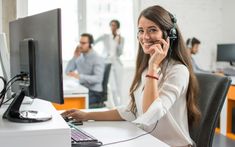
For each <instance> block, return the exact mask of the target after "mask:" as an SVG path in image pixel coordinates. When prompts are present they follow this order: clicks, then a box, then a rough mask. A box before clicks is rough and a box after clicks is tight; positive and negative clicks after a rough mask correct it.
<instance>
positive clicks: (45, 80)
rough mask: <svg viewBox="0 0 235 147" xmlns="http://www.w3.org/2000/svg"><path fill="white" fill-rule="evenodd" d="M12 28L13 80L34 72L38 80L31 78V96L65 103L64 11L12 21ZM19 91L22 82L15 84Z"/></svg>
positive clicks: (13, 88) (13, 89) (11, 64)
mask: <svg viewBox="0 0 235 147" xmlns="http://www.w3.org/2000/svg"><path fill="white" fill-rule="evenodd" d="M9 27H10V71H11V77H14V76H15V75H17V74H19V73H21V72H22V69H23V70H27V69H28V68H29V69H30V70H31V69H33V72H31V73H34V77H33V78H30V80H31V82H30V85H31V88H29V94H30V93H34V94H33V96H34V97H36V98H40V99H44V100H47V101H51V102H55V103H63V102H64V99H63V80H62V55H61V10H60V9H55V10H51V11H47V12H43V13H40V14H36V15H33V16H28V17H25V18H20V19H18V20H14V21H12V22H10V26H9ZM32 41H33V42H32ZM32 43H33V44H32ZM32 47H33V49H34V50H33V51H31V48H32ZM27 63H29V67H27V66H28V65H27ZM22 67H23V68H22ZM31 73H30V74H31ZM19 90H20V86H19V83H18V84H17V83H15V84H14V85H13V86H12V91H13V92H18V91H19ZM30 96H31V94H30Z"/></svg>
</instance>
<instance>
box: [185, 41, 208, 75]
mask: <svg viewBox="0 0 235 147" xmlns="http://www.w3.org/2000/svg"><path fill="white" fill-rule="evenodd" d="M200 44H201V42H200V40H198V39H197V38H195V37H193V38H189V39H187V41H186V45H187V47H188V49H189V52H190V55H191V60H192V65H193V71H194V72H195V73H211V72H210V71H206V70H203V69H201V68H200V67H199V66H198V65H197V63H196V61H195V60H194V59H193V57H192V55H196V54H197V53H198V51H199V45H200Z"/></svg>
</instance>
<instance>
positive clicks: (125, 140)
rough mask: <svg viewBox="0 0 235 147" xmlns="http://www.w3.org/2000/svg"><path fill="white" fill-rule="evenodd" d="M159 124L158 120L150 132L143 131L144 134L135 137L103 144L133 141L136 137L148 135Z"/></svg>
mask: <svg viewBox="0 0 235 147" xmlns="http://www.w3.org/2000/svg"><path fill="white" fill-rule="evenodd" d="M157 124H158V121H157V122H156V124H155V126H154V127H153V129H152V130H151V131H149V132H146V133H143V134H140V135H138V136H136V137H133V138H130V139H124V140H120V141H115V142H110V143H106V144H103V145H101V146H106V145H112V144H118V143H122V142H127V141H131V140H134V139H137V138H139V137H142V136H145V135H148V134H151V133H152V132H153V131H154V130H155V129H156V127H157Z"/></svg>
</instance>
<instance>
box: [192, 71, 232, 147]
mask: <svg viewBox="0 0 235 147" xmlns="http://www.w3.org/2000/svg"><path fill="white" fill-rule="evenodd" d="M196 77H197V79H198V83H199V90H200V91H199V97H198V104H199V108H200V110H201V113H202V118H201V121H200V123H199V125H198V126H193V127H190V128H189V131H190V136H191V137H192V139H193V140H194V141H195V143H196V144H197V147H211V146H212V141H213V138H214V133H215V127H216V123H217V120H218V117H219V114H220V112H221V109H222V107H223V104H224V101H225V98H226V95H227V92H228V89H229V86H230V84H231V79H230V78H229V77H222V76H216V75H212V74H203V73H198V74H196Z"/></svg>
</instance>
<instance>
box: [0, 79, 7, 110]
mask: <svg viewBox="0 0 235 147" xmlns="http://www.w3.org/2000/svg"><path fill="white" fill-rule="evenodd" d="M0 79H1V80H2V82H3V88H2V90H1V92H0V107H1V103H2V102H3V99H4V96H5V93H6V87H7V81H6V79H5V78H4V77H2V76H0Z"/></svg>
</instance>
